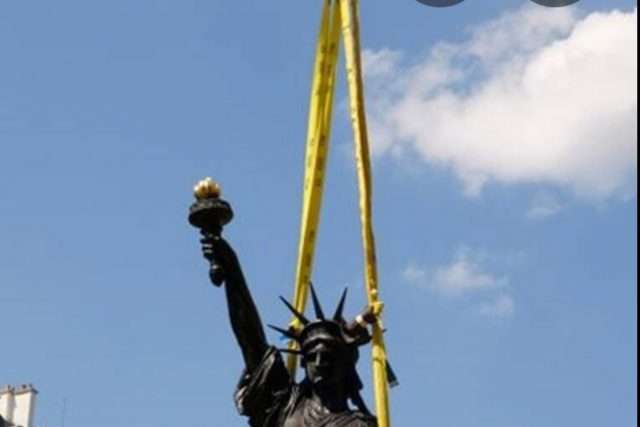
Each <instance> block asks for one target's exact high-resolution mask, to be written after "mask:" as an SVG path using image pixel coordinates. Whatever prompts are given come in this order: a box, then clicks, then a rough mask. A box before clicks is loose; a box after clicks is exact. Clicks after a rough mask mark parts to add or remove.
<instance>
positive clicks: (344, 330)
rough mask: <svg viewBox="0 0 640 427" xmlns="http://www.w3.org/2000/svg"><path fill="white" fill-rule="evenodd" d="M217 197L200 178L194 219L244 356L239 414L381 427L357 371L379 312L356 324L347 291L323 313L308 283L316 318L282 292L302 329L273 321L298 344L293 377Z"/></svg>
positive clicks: (265, 422) (270, 423)
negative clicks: (298, 376)
mask: <svg viewBox="0 0 640 427" xmlns="http://www.w3.org/2000/svg"><path fill="white" fill-rule="evenodd" d="M219 195H220V188H219V186H218V185H217V184H216V183H214V182H213V181H211V180H210V179H206V180H203V181H201V182H200V183H198V185H197V186H196V188H195V196H196V202H195V203H194V204H193V205H192V206H191V208H190V212H189V222H190V223H191V224H192V225H194V226H195V227H197V228H199V229H200V231H201V234H202V239H201V243H202V251H203V255H204V257H205V258H206V259H207V260H208V261H209V262H210V270H209V276H210V279H211V281H212V283H213V284H214V285H216V286H223V287H224V292H225V296H226V302H227V308H228V310H229V320H230V322H231V328H232V330H233V333H234V335H235V337H236V340H237V342H238V345H239V346H240V352H241V353H242V357H243V359H244V364H245V369H244V372H243V373H242V376H241V378H240V381H239V383H238V385H237V387H236V391H235V395H234V400H235V403H236V406H237V408H238V411H239V412H240V414H241V415H244V416H246V417H248V420H249V425H250V426H252V427H376V426H377V421H376V418H375V417H374V416H373V415H372V414H371V412H370V411H369V410H368V409H367V407H366V405H365V403H364V401H363V399H362V397H361V395H360V391H361V389H362V382H361V380H360V377H359V376H358V373H357V371H356V363H357V361H358V354H359V352H358V348H359V347H360V346H362V345H365V344H367V343H368V342H369V341H370V339H371V336H370V333H369V325H370V324H371V323H373V322H375V316H374V315H373V314H372V313H371V312H370V311H365V312H363V313H362V314H360V315H358V316H357V317H356V318H355V320H354V321H351V322H349V321H347V320H345V318H344V316H343V309H344V305H345V299H346V290H345V292H344V293H343V294H342V297H341V298H340V300H339V302H338V304H337V308H336V309H335V311H334V312H333V314H332V315H330V316H326V315H325V312H324V310H323V309H322V307H321V305H320V302H319V301H318V297H317V295H316V293H315V291H314V290H313V287H311V296H312V302H313V307H314V311H315V319H309V318H307V317H306V316H305V314H304V313H300V312H298V311H297V310H296V309H295V308H294V307H293V306H292V305H291V304H290V303H289V302H288V301H287V300H285V299H284V298H282V297H281V299H282V301H283V302H284V304H285V305H286V306H287V307H288V309H289V310H290V311H291V312H292V313H293V315H294V316H295V317H296V318H297V319H298V320H299V322H300V324H301V325H302V327H301V328H299V329H298V330H295V329H293V328H292V327H290V328H286V329H285V328H278V327H275V326H271V325H269V326H270V327H271V328H273V329H275V330H277V331H278V332H280V333H281V334H283V335H284V336H285V337H287V338H289V339H291V340H293V341H295V342H296V343H297V344H298V348H299V350H295V352H296V353H297V354H299V356H300V358H301V366H302V368H303V369H304V379H303V380H302V381H301V382H299V383H297V382H295V381H294V378H292V376H291V375H290V374H289V371H288V370H287V368H286V366H285V363H284V361H283V358H282V356H281V352H286V351H291V350H278V349H277V348H275V347H273V346H271V345H269V343H268V342H267V339H266V337H265V332H264V328H263V325H262V321H261V319H260V315H259V313H258V310H257V308H256V305H255V303H254V301H253V298H252V297H251V293H250V291H249V287H248V286H247V283H246V281H245V278H244V275H243V273H242V268H241V266H240V262H239V260H238V256H237V255H236V253H235V251H234V250H233V248H232V247H231V245H230V244H229V243H228V242H227V241H226V240H225V239H224V238H223V237H222V236H221V231H222V227H223V226H224V225H225V224H227V223H228V222H229V221H230V220H231V218H232V217H233V213H232V210H231V207H230V205H229V204H228V203H227V202H226V201H224V200H222V199H221V198H220V197H219Z"/></svg>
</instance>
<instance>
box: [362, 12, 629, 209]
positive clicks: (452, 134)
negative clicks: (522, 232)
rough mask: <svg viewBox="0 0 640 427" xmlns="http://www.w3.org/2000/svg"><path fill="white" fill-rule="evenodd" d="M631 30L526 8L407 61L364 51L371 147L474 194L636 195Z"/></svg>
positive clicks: (616, 15) (620, 23)
mask: <svg viewBox="0 0 640 427" xmlns="http://www.w3.org/2000/svg"><path fill="white" fill-rule="evenodd" d="M636 25H637V11H635V10H634V11H633V12H627V13H625V12H620V11H611V12H607V13H592V14H590V15H588V16H586V17H583V18H581V17H578V16H577V15H576V14H575V9H574V8H557V9H556V8H539V7H524V8H522V9H520V10H517V11H515V12H510V13H506V14H504V15H503V16H501V17H499V18H498V19H496V20H494V21H491V22H488V23H486V24H484V25H482V26H479V27H477V28H476V29H474V30H473V31H471V33H470V35H469V38H468V40H467V41H466V42H463V43H459V44H450V43H440V44H438V45H436V46H435V47H434V48H433V49H432V50H431V51H430V53H429V55H428V56H427V57H426V58H422V59H421V60H419V61H417V62H415V63H413V64H407V63H406V61H403V57H405V56H406V55H404V54H403V53H402V52H397V51H392V50H389V49H384V50H380V51H377V52H372V51H368V52H365V55H364V61H365V71H366V72H367V91H368V96H369V120H370V125H371V133H372V143H373V148H374V152H375V153H376V154H377V155H387V154H388V155H391V156H394V157H396V158H399V159H401V158H402V157H403V156H406V155H407V154H413V153H417V154H418V157H419V158H420V159H422V160H423V161H424V162H426V163H428V164H431V165H439V166H442V167H446V168H450V169H451V170H452V171H453V172H454V173H455V174H456V176H457V177H458V178H459V179H460V180H461V181H462V183H463V185H464V189H465V192H466V193H467V194H468V195H471V196H477V195H479V194H480V193H481V192H482V189H483V187H484V186H485V185H486V184H487V183H489V182H499V183H504V184H519V183H537V184H545V185H553V186H558V187H561V188H563V189H569V190H570V191H571V192H572V193H573V194H575V195H576V196H578V197H581V198H584V199H588V200H604V199H607V198H610V197H618V196H622V197H629V196H634V195H635V192H636V187H635V177H636V169H637V136H636V134H637V117H636V116H637V95H636V92H637V52H636V50H637V31H636Z"/></svg>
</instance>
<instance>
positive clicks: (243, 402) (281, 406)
mask: <svg viewBox="0 0 640 427" xmlns="http://www.w3.org/2000/svg"><path fill="white" fill-rule="evenodd" d="M234 398H235V402H236V406H237V408H238V411H239V412H240V414H242V415H245V416H247V417H248V418H249V425H250V426H251V427H303V426H304V427H377V422H376V419H375V417H372V416H368V415H365V414H363V413H362V412H358V411H354V410H346V411H344V412H340V413H330V414H316V416H314V417H306V418H305V420H304V424H303V422H302V420H301V418H302V416H301V414H302V413H304V412H309V411H305V409H306V406H307V405H311V404H312V403H311V400H310V393H309V386H308V385H307V383H306V382H302V383H300V384H295V383H294V382H293V381H291V377H290V375H289V372H288V371H287V368H286V367H285V365H284V362H283V361H282V357H281V356H280V353H279V352H278V351H277V350H276V349H275V348H273V347H272V348H270V349H269V350H268V351H267V352H266V353H265V355H264V357H263V358H262V361H261V362H260V365H259V366H258V368H257V369H255V371H254V372H251V373H248V372H246V371H245V372H244V373H243V375H242V377H241V378H240V382H239V383H238V386H237V389H236V393H235V396H234Z"/></svg>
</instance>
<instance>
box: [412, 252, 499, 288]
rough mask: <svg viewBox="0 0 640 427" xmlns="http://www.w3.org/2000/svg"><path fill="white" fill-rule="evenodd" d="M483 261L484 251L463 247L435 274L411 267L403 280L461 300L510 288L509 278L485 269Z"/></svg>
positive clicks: (439, 267) (434, 270)
mask: <svg viewBox="0 0 640 427" xmlns="http://www.w3.org/2000/svg"><path fill="white" fill-rule="evenodd" d="M483 258H484V257H483V255H482V254H481V253H480V252H474V251H472V250H471V249H469V248H462V249H460V250H458V252H457V253H456V255H455V256H454V257H453V259H452V260H451V262H449V263H447V264H445V265H441V266H437V267H435V268H433V269H432V270H431V271H427V270H425V269H422V268H420V267H417V266H416V265H414V264H409V266H407V267H406V268H405V270H404V272H403V278H404V279H405V280H406V281H407V282H409V283H411V284H414V285H417V286H421V287H426V288H428V289H430V290H432V291H434V292H436V293H438V294H440V295H443V296H446V297H460V296H463V295H466V294H469V293H472V292H479V291H485V290H489V289H495V288H501V287H504V286H506V285H507V284H508V282H509V281H508V278H506V277H499V276H496V275H494V274H491V273H489V272H486V271H485V270H484V268H483V267H482V265H481V261H482V259H483Z"/></svg>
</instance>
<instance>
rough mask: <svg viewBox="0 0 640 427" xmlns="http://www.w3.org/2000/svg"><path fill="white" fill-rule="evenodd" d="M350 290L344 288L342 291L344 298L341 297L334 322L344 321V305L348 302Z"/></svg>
mask: <svg viewBox="0 0 640 427" xmlns="http://www.w3.org/2000/svg"><path fill="white" fill-rule="evenodd" d="M348 290H349V288H344V291H342V296H341V297H340V302H339V303H338V307H337V308H336V312H335V314H334V315H333V320H335V321H336V322H340V321H342V320H343V311H344V303H345V301H346V300H347V291H348Z"/></svg>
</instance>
